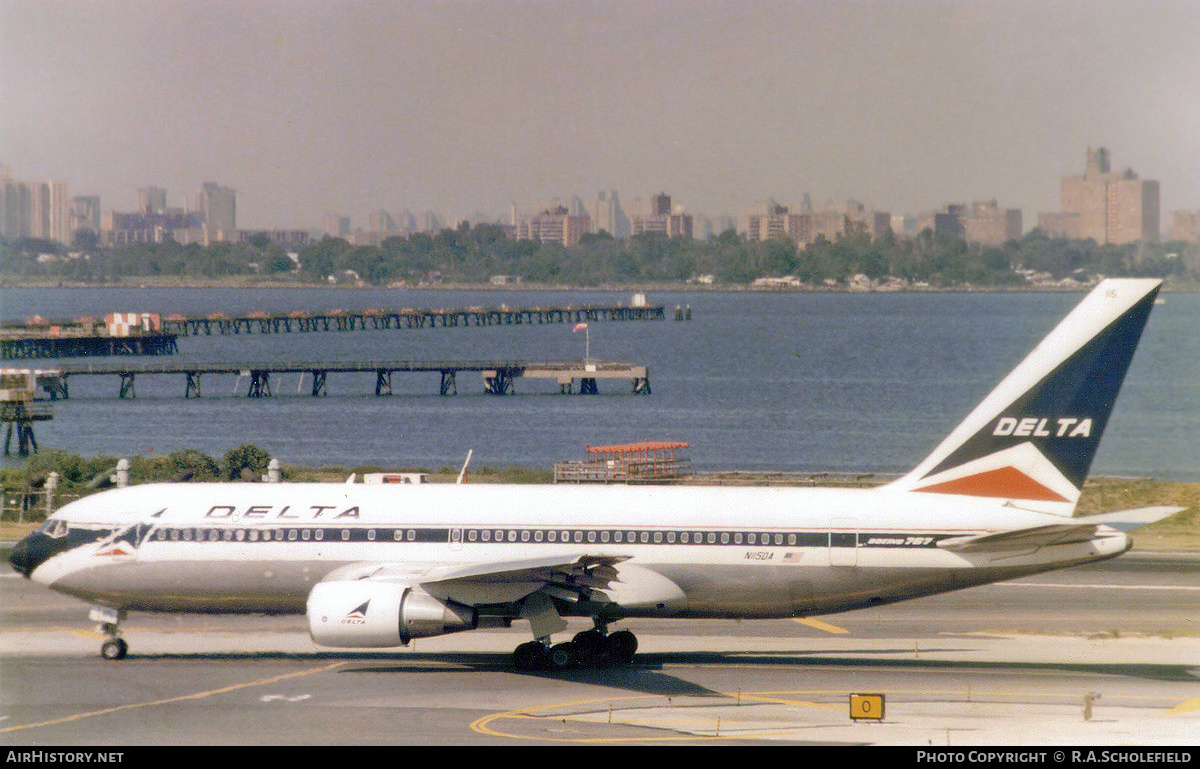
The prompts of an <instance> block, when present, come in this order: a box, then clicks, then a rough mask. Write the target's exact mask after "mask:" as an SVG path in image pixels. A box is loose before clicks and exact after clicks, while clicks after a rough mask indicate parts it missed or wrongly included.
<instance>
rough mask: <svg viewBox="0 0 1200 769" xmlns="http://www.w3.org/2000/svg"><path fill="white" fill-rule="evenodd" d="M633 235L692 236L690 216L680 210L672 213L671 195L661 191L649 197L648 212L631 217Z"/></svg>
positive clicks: (689, 237)
mask: <svg viewBox="0 0 1200 769" xmlns="http://www.w3.org/2000/svg"><path fill="white" fill-rule="evenodd" d="M631 234H633V235H649V234H659V235H665V236H667V237H668V238H675V237H682V238H688V239H689V240H690V239H691V238H692V217H691V215H689V214H685V213H683V212H682V211H680V212H678V213H673V212H672V210H671V196H670V195H668V194H667V193H665V192H661V193H659V194H657V195H654V196H652V197H651V198H650V212H649V213H648V214H638V215H635V216H634V217H633V227H632V232H631Z"/></svg>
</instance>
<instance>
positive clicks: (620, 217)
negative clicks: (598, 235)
mask: <svg viewBox="0 0 1200 769" xmlns="http://www.w3.org/2000/svg"><path fill="white" fill-rule="evenodd" d="M591 216H592V228H593V229H594V230H595V231H596V232H602V231H603V232H607V233H608V234H609V235H612V236H613V237H614V238H618V239H624V238H628V237H629V236H630V234H632V232H633V230H632V227H631V225H630V222H629V217H628V216H626V215H625V212H624V211H622V210H621V201H620V200H619V199H618V197H617V191H616V190H612V191H611V192H608V193H605V192H603V191H601V192H600V193H599V194H598V195H597V196H596V202H595V203H594V204H593V207H592V214H591ZM513 223H514V224H515V223H516V220H515V219H514V220H513Z"/></svg>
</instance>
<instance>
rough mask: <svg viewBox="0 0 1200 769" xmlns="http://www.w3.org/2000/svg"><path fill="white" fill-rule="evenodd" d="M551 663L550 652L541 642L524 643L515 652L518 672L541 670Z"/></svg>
mask: <svg viewBox="0 0 1200 769" xmlns="http://www.w3.org/2000/svg"><path fill="white" fill-rule="evenodd" d="M549 662H550V651H549V650H548V649H547V648H546V646H545V645H544V644H542V643H541V642H539V641H530V642H529V643H523V644H521V645H520V646H518V647H517V648H516V650H515V651H513V663H514V664H515V665H516V667H517V670H541V669H542V668H544V667H546V666H547V665H548V664H549Z"/></svg>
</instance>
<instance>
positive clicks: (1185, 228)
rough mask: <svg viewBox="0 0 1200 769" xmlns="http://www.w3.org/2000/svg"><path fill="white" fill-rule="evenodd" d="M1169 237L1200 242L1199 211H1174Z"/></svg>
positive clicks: (1189, 241) (1187, 241)
mask: <svg viewBox="0 0 1200 769" xmlns="http://www.w3.org/2000/svg"><path fill="white" fill-rule="evenodd" d="M1171 239H1172V240H1182V241H1184V242H1186V243H1200V211H1176V212H1175V215H1174V216H1173V217H1172V221H1171Z"/></svg>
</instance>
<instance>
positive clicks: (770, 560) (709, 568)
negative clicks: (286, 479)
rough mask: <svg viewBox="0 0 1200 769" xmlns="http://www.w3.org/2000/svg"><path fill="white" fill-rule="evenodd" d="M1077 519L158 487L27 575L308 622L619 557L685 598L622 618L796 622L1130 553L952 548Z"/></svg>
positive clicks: (819, 501)
mask: <svg viewBox="0 0 1200 769" xmlns="http://www.w3.org/2000/svg"><path fill="white" fill-rule="evenodd" d="M1062 520H1063V519H1062V518H1061V517H1058V516H1051V515H1045V514H1041V513H1035V512H1025V511H1021V510H1018V509H1015V508H1013V507H1009V506H1004V505H1002V504H999V503H993V502H991V501H987V500H979V499H971V498H963V497H955V496H951V495H940V494H914V493H905V492H892V491H888V490H883V489H878V490H859V489H795V488H732V487H696V486H624V485H613V486H589V487H580V486H525V485H514V486H500V485H489V484H463V485H447V484H420V485H406V486H394V485H365V484H172V485H167V484H152V485H145V486H136V487H130V488H127V489H120V490H115V491H110V492H106V493H104V494H100V495H96V496H92V497H88V498H86V499H84V500H80V501H79V502H76V503H73V504H71V505H67V506H66V507H64V508H62V509H61V510H59V511H58V512H57V513H56V514H55V515H54V516H53V518H52V519H51V520H50V521H48V523H47V525H46V526H45V527H43V531H48V532H50V533H51V535H52V536H53V537H54V538H56V539H57V541H58V543H59V544H57V545H53V547H54V548H55V550H54V552H53V554H52V555H49V556H48V557H46V558H44V560H42V561H41V562H40V563H39V564H38V565H37V567H36V568H35V569H34V570H33V571H32V573H31V574H30V575H29V576H30V577H31V578H32V579H33V580H35V581H37V582H40V583H43V584H45V585H47V586H49V587H51V588H53V589H55V590H59V591H61V592H63V593H67V594H70V595H74V596H77V597H79V598H82V599H84V600H87V601H89V602H91V603H94V604H99V605H103V606H108V607H111V608H114V609H119V610H146V611H167V612H267V613H303V612H304V611H305V601H306V598H307V596H308V595H309V593H310V592H311V590H312V588H313V586H314V585H315V584H316V583H318V582H320V581H321V580H322V579H323V578H324V577H326V575H328V574H329V573H330V572H332V571H333V570H334V569H338V568H341V567H345V566H348V565H350V564H372V563H378V564H405V565H406V566H407V567H408V568H410V569H412V570H414V573H416V572H419V571H420V569H421V568H424V567H428V568H435V567H436V568H445V567H447V566H454V565H462V566H470V565H472V564H487V563H493V562H504V561H508V562H511V561H519V560H521V559H536V558H543V557H551V556H570V555H588V556H611V557H619V558H621V559H623V563H625V564H629V565H632V566H636V567H639V568H643V569H648V570H650V571H652V572H655V573H657V574H659V575H662V576H663V577H666V578H667V579H668V580H670V581H671V582H673V583H674V584H675V585H678V586H679V589H680V590H681V591H682V593H683V595H684V597H685V598H684V600H683V601H682V602H676V603H672V604H669V605H666V604H664V605H661V606H658V605H654V604H653V603H651V604H649V605H645V604H638V605H637V606H628V607H622V606H620V605H615V606H613V605H610V606H608V607H607V609H606V611H607V613H608V614H610V615H611V616H677V617H729V618H733V617H746V618H752V617H787V616H803V615H812V614H822V613H829V612H836V611H843V610H846V609H854V608H859V607H863V606H870V605H876V604H881V603H889V602H893V601H898V600H903V599H906V598H914V597H918V596H922V595H930V594H933V593H939V592H944V591H948V590H956V589H959V588H964V587H970V586H972V585H978V584H984V583H987V582H994V581H997V580H1003V579H1010V578H1013V577H1017V576H1022V575H1025V574H1030V573H1035V572H1040V571H1046V570H1049V569H1055V568H1061V567H1064V566H1071V565H1075V564H1079V563H1085V562H1088V561H1094V560H1100V559H1103V558H1109V557H1112V556H1115V555H1119V554H1120V553H1122V552H1124V551H1125V550H1127V549H1128V547H1129V539H1128V537H1127V536H1126V535H1124V534H1122V533H1120V532H1118V531H1115V530H1112V529H1107V528H1104V527H1102V528H1101V530H1100V531H1099V532H1098V533H1097V535H1096V536H1095V537H1093V538H1092V539H1091V540H1089V541H1084V542H1074V543H1071V544H1065V545H1052V546H1040V547H1039V546H1028V547H1025V548H1023V549H1013V550H1007V551H1003V552H999V553H998V552H988V553H962V552H954V551H951V550H949V549H946V548H944V547H939V546H938V544H937V543H938V542H939V541H941V540H945V539H949V538H958V537H963V536H971V535H980V534H988V533H997V532H1003V531H1009V530H1012V529H1018V528H1028V527H1033V526H1039V525H1043V524H1049V523H1061V522H1062ZM509 610H511V607H505V606H501V605H497V606H494V607H492V608H491V609H490V611H491V612H492V613H496V614H501V615H502V614H504V613H505V612H506V611H509ZM482 611H483V613H489V609H487V608H486V607H485V608H484V609H483V610H482ZM579 611H581V613H588V610H587V607H583V608H581V609H579Z"/></svg>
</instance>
